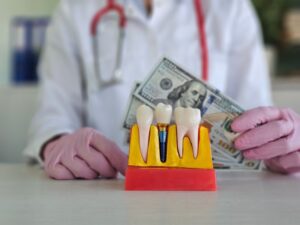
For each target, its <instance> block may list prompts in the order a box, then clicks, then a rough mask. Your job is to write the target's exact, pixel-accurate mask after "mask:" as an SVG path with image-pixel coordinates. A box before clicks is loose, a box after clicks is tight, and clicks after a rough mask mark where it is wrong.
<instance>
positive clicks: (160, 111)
mask: <svg viewBox="0 0 300 225" xmlns="http://www.w3.org/2000/svg"><path fill="white" fill-rule="evenodd" d="M171 118H172V106H171V105H165V104H163V103H159V104H158V105H157V106H156V108H155V119H156V122H157V123H161V124H170V122H171Z"/></svg>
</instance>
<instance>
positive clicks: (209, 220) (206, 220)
mask: <svg viewBox="0 0 300 225" xmlns="http://www.w3.org/2000/svg"><path fill="white" fill-rule="evenodd" d="M217 177H218V191H217V192H126V191H124V180H94V181H83V180H76V181H54V180H50V179H48V178H47V177H46V176H45V174H44V172H43V171H42V170H41V169H39V168H37V167H30V166H25V165H5V164H0V224H5V225H10V224H26V225H27V224H28V225H30V224H39V225H41V224H51V225H55V224H65V225H67V224H70V225H76V224H89V225H90V224H97V225H99V224H105V225H107V224H122V225H123V224H138V225H141V224H172V225H175V224H205V225H208V224H300V178H297V177H292V176H283V175H277V174H272V173H269V172H259V173H258V172H229V171H218V173H217Z"/></svg>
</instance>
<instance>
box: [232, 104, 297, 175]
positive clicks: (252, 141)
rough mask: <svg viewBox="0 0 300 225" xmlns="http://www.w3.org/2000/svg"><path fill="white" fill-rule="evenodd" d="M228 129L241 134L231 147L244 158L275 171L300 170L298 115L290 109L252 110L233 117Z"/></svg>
mask: <svg viewBox="0 0 300 225" xmlns="http://www.w3.org/2000/svg"><path fill="white" fill-rule="evenodd" d="M231 128H232V130H233V131H234V132H238V133H242V134H241V135H240V136H239V137H238V138H236V139H235V141H234V145H235V147H236V148H237V149H239V150H242V151H243V155H244V156H245V157H246V158H248V159H263V160H265V164H266V166H267V167H268V168H269V169H271V170H273V171H275V172H280V173H293V172H299V171H300V116H299V115H297V114H296V113H295V112H294V111H292V110H291V109H279V108H275V107H260V108H256V109H252V110H249V111H247V112H245V113H244V114H243V115H241V116H240V117H238V118H236V119H235V120H234V121H233V123H232V125H231Z"/></svg>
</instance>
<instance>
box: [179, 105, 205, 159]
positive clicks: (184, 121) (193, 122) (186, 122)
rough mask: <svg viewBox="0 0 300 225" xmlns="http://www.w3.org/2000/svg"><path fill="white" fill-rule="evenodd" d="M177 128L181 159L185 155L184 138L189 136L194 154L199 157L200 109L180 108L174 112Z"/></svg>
mask: <svg viewBox="0 0 300 225" xmlns="http://www.w3.org/2000/svg"><path fill="white" fill-rule="evenodd" d="M174 116H175V122H176V126H177V147H178V154H179V156H180V157H182V155H183V138H184V137H185V136H187V137H188V138H189V139H190V141H191V144H192V147H193V154H194V157H195V158H196V157H197V155H198V133H199V124H200V121H201V112H200V110H199V109H194V108H182V107H178V108H176V109H175V111H174Z"/></svg>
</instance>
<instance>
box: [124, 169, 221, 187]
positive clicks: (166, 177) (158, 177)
mask: <svg viewBox="0 0 300 225" xmlns="http://www.w3.org/2000/svg"><path fill="white" fill-rule="evenodd" d="M125 189H126V190H128V191H138V190H140V191H142V190H148V191H216V189H217V184H216V174H215V170H214V169H184V168H149V167H147V168H146V167H133V166H129V167H128V169H127V171H126V183H125Z"/></svg>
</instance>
